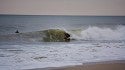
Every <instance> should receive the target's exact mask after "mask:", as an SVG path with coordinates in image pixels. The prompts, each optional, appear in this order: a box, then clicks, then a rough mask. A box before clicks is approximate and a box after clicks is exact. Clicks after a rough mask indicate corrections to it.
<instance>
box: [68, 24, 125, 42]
mask: <svg viewBox="0 0 125 70" xmlns="http://www.w3.org/2000/svg"><path fill="white" fill-rule="evenodd" d="M69 33H71V35H72V38H74V39H77V40H79V39H83V40H125V26H118V27H117V29H114V30H113V29H110V28H100V27H96V26H90V27H89V28H88V29H86V30H81V31H77V32H69Z"/></svg>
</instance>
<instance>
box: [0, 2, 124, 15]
mask: <svg viewBox="0 0 125 70" xmlns="http://www.w3.org/2000/svg"><path fill="white" fill-rule="evenodd" d="M0 14H18V15H101V16H102V15H103V16H105V15H106V16H125V0H0Z"/></svg>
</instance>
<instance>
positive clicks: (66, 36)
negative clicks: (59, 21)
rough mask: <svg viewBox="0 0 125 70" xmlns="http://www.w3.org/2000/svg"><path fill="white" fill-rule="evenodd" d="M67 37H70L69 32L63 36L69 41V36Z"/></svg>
mask: <svg viewBox="0 0 125 70" xmlns="http://www.w3.org/2000/svg"><path fill="white" fill-rule="evenodd" d="M69 37H70V34H68V33H65V38H64V39H65V41H66V42H69V41H70V38H69Z"/></svg>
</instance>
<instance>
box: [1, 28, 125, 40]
mask: <svg viewBox="0 0 125 70" xmlns="http://www.w3.org/2000/svg"><path fill="white" fill-rule="evenodd" d="M62 30H64V29H62ZM64 31H66V32H67V33H69V34H70V35H71V37H70V38H71V40H125V26H118V27H117V28H116V29H111V28H101V27H97V26H90V27H88V28H87V29H74V30H64ZM44 37H45V33H44V31H35V32H26V33H19V34H8V35H0V42H2V41H5V42H6V41H16V42H17V41H28V42H42V41H43V38H44Z"/></svg>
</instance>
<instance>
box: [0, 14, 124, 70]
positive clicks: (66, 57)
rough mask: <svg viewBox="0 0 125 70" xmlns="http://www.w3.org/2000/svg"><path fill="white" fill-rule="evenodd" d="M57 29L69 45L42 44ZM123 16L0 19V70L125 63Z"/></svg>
mask: <svg viewBox="0 0 125 70" xmlns="http://www.w3.org/2000/svg"><path fill="white" fill-rule="evenodd" d="M49 29H60V30H64V31H65V32H67V33H69V34H70V35H71V37H70V39H71V40H70V42H44V41H43V37H44V33H41V32H43V31H44V30H49ZM17 30H18V31H19V32H20V33H19V34H16V33H15V32H16V31H17ZM124 54H125V16H57V15H0V70H23V69H33V68H46V67H60V66H67V65H80V64H83V63H86V62H99V61H110V60H125V56H124Z"/></svg>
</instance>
